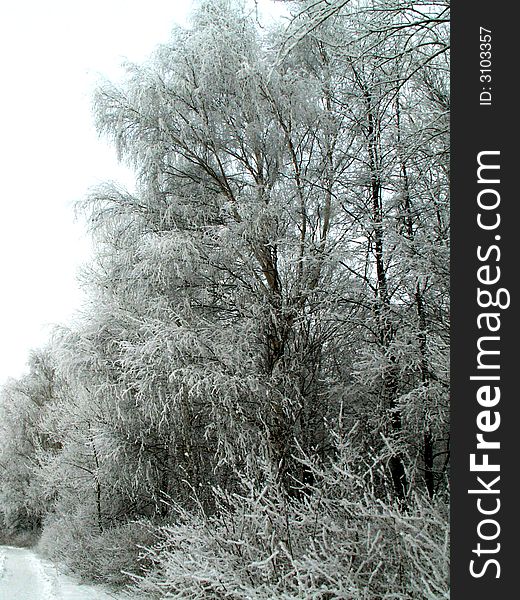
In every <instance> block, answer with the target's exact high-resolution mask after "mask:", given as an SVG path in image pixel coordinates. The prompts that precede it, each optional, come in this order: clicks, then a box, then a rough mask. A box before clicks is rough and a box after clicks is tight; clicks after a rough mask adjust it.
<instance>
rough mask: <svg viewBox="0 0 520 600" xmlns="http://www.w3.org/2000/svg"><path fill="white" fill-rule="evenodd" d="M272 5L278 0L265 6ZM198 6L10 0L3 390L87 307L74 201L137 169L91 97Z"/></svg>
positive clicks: (0, 21) (1, 247)
mask: <svg viewBox="0 0 520 600" xmlns="http://www.w3.org/2000/svg"><path fill="white" fill-rule="evenodd" d="M260 4H261V5H262V6H264V7H269V6H272V4H271V2H270V0H261V2H260ZM191 6H192V2H191V0H146V2H145V1H144V0H89V1H88V2H87V1H86V0H85V1H81V0H76V1H74V2H73V1H71V0H25V1H24V2H15V1H14V0H12V1H10V2H2V3H1V4H0V77H1V86H0V116H1V130H0V202H1V211H0V215H1V217H0V218H1V221H0V279H1V286H0V384H1V383H2V382H3V381H4V380H5V379H6V378H7V377H9V376H14V377H17V376H19V375H20V374H21V373H23V372H24V370H25V363H26V360H27V357H28V353H29V350H30V349H31V348H35V347H38V346H40V345H42V344H44V343H45V340H46V339H47V338H48V335H49V326H50V325H52V324H54V323H64V322H68V321H69V320H70V319H71V317H72V315H73V313H74V311H75V310H76V309H77V308H79V306H80V303H81V291H80V289H79V287H78V285H77V283H76V273H77V271H78V268H79V267H80V265H81V264H83V263H84V262H86V261H87V260H88V258H89V255H90V251H91V249H90V242H89V240H88V238H87V236H86V235H85V231H84V228H83V225H82V224H81V223H75V222H74V215H73V210H72V205H73V204H74V202H75V201H76V200H78V199H79V198H81V197H83V196H84V195H85V192H86V191H87V190H88V188H89V187H90V186H92V185H95V184H96V183H99V182H101V181H105V180H107V179H113V180H117V181H120V182H123V183H126V184H127V185H131V181H132V179H131V174H130V173H129V172H128V171H127V170H126V169H124V168H122V167H121V166H120V165H118V164H117V161H116V158H115V153H114V152H113V150H112V149H111V148H110V147H109V146H108V145H107V144H105V143H104V142H103V141H100V140H99V139H98V137H97V134H96V132H95V130H94V127H93V124H92V118H91V112H90V94H91V91H92V89H93V88H94V87H95V84H96V81H98V80H99V77H100V75H101V76H106V77H108V78H112V79H114V78H117V77H119V76H120V75H121V73H122V71H121V69H120V65H121V62H122V61H123V60H124V59H128V60H130V61H135V62H140V61H142V60H143V59H145V58H146V57H147V56H148V55H149V54H150V53H151V52H152V51H153V49H154V47H155V46H156V45H157V44H158V43H160V42H164V41H166V40H167V39H168V37H169V33H170V30H171V27H172V25H173V24H174V23H175V22H180V23H181V24H183V23H186V19H187V17H188V14H189V11H190V9H191Z"/></svg>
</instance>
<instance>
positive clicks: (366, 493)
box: [0, 0, 450, 598]
mask: <svg viewBox="0 0 520 600" xmlns="http://www.w3.org/2000/svg"><path fill="white" fill-rule="evenodd" d="M287 4H288V6H289V9H290V13H291V18H290V19H289V20H287V21H285V22H282V21H279V22H277V23H275V24H274V25H273V26H272V27H270V28H269V29H264V28H261V27H260V26H259V24H258V22H257V19H256V14H255V10H254V6H250V5H248V4H243V3H241V2H238V1H235V0H202V1H201V2H199V3H198V5H197V7H196V9H195V10H194V12H193V15H192V20H191V23H190V26H189V27H186V28H181V27H176V28H175V29H174V30H173V32H172V35H171V39H170V41H169V42H168V43H166V44H164V45H162V46H160V47H158V48H157V50H156V51H155V53H154V54H153V56H152V57H151V58H150V60H149V61H147V62H146V63H145V64H143V65H127V77H126V80H125V81H124V82H123V83H121V84H119V85H115V84H112V83H110V82H105V83H104V84H102V85H101V86H100V87H99V89H98V90H97V91H96V93H95V97H94V114H95V117H96V125H97V128H98V131H99V132H100V134H101V135H103V136H105V137H106V138H108V139H109V140H111V142H112V143H113V144H114V146H115V148H116V149H117V152H118V155H119V157H120V160H121V161H124V162H125V163H127V164H129V165H131V167H132V168H133V169H134V172H135V176H136V191H135V192H129V191H128V190H125V189H122V188H121V187H120V186H118V185H117V184H114V183H106V184H104V185H101V186H99V187H97V188H96V189H94V190H92V191H91V192H90V193H89V194H88V196H87V197H86V198H85V200H84V201H82V202H81V205H80V207H79V209H80V211H81V213H82V215H83V217H84V219H85V221H86V223H87V224H88V226H89V229H90V231H91V235H92V237H93V240H94V247H95V256H94V259H93V261H92V263H91V265H90V266H89V267H88V269H86V270H85V271H84V273H83V274H82V279H83V284H84V287H85V290H86V292H87V301H86V302H85V305H84V306H83V308H82V310H81V312H80V313H79V314H78V315H77V318H76V321H75V323H74V325H73V326H70V327H57V328H56V330H55V332H54V334H53V336H52V339H50V340H49V344H48V346H47V347H46V348H44V349H42V350H39V351H35V352H34V353H33V355H32V357H31V359H30V369H29V372H28V373H27V374H26V375H24V376H23V377H21V378H20V379H18V380H10V381H9V382H8V383H7V384H6V385H5V386H4V388H3V391H2V396H1V403H0V413H1V424H0V428H1V439H0V480H1V489H0V512H1V514H2V517H1V521H2V523H3V529H4V531H5V532H11V533H14V532H20V531H27V530H35V531H38V532H39V534H41V537H40V542H39V544H40V548H41V549H42V551H43V552H45V553H47V555H49V556H51V557H52V558H54V559H56V560H59V561H61V562H65V563H66V564H67V565H68V567H69V568H71V569H72V570H74V571H76V572H77V573H79V574H81V575H83V576H85V577H87V578H91V579H92V578H93V579H98V580H102V581H108V582H111V583H115V584H122V583H128V582H131V584H132V585H134V586H138V587H139V588H140V589H141V591H142V593H149V594H150V595H152V596H153V595H156V596H157V597H163V596H167V595H168V594H169V595H168V597H179V598H222V597H227V596H230V597H233V598H272V597H283V598H304V597H316V598H383V597H388V596H385V595H386V594H390V593H392V594H394V595H393V596H392V597H395V598H447V597H448V593H449V592H448V583H447V577H448V572H447V564H448V563H447V561H448V516H447V514H448V513H447V505H448V490H449V486H448V475H449V453H450V443H449V121H448V118H449V5H448V4H447V3H445V2H443V1H441V2H431V1H428V2H426V1H422V0H419V1H418V2H409V1H407V0H384V1H383V0H355V1H353V0H314V1H310V0H302V1H300V2H290V3H287ZM114 548H118V549H119V551H118V552H117V553H116V554H117V558H114Z"/></svg>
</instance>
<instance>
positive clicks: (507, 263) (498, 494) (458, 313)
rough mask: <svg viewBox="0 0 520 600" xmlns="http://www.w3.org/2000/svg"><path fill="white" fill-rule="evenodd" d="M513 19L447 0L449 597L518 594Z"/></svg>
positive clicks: (517, 153) (519, 397)
mask: <svg viewBox="0 0 520 600" xmlns="http://www.w3.org/2000/svg"><path fill="white" fill-rule="evenodd" d="M519 40H520V31H519V30H518V24H517V20H516V18H515V17H514V16H513V14H512V12H511V4H507V3H506V2H503V1H502V2H501V1H495V2H483V1H481V0H477V1H473V2H462V1H461V0H458V1H456V2H454V4H453V12H452V21H451V41H452V77H451V80H452V104H451V109H452V129H451V131H452V182H453V183H452V198H451V203H452V204H451V214H452V260H451V272H452V346H451V351H452V361H451V363H452V398H451V406H452V446H451V447H452V472H451V485H452V513H451V514H452V518H451V522H452V561H451V565H452V598H453V599H454V600H459V599H462V598H464V599H468V598H471V600H480V599H481V598H482V599H484V598H485V599H486V600H501V599H502V598H504V599H505V598H513V597H520V596H519V595H518V594H519V592H517V591H516V589H517V588H518V578H519V576H520V563H519V557H520V551H519V548H518V541H519V537H518V536H519V533H520V532H519V514H520V465H519V458H520V450H519V448H520V446H519V444H520V393H519V391H518V388H519V384H518V380H519V379H520V352H519V350H518V335H519V334H520V327H519V316H518V315H519V310H520V308H519V302H518V298H519V295H518V291H517V287H518V286H517V285H516V280H517V278H518V277H519V275H520V269H519V266H518V262H519V259H520V255H519V249H518V247H519V244H520V216H519V215H520V211H519V210H518V205H519V203H520V194H519V192H518V189H517V188H518V187H519V181H520V160H519V158H520V150H519V143H520V140H519V139H518V136H519V129H520V128H519V111H520V104H519V101H518V98H517V91H516V90H517V89H518V86H517V82H516V80H517V72H518V64H517V61H518V57H519V54H520V53H519V51H518V43H519Z"/></svg>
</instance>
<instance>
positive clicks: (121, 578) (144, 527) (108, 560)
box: [38, 518, 155, 586]
mask: <svg viewBox="0 0 520 600" xmlns="http://www.w3.org/2000/svg"><path fill="white" fill-rule="evenodd" d="M85 525H86V524H85V523H84V522H81V521H80V520H79V519H72V518H60V519H56V520H52V521H50V522H48V523H47V524H46V525H45V527H44V529H43V533H42V536H41V538H40V542H39V544H38V549H39V550H40V552H41V553H42V554H43V555H45V556H46V557H48V558H50V559H51V560H53V561H54V562H55V563H57V564H58V565H61V566H63V567H65V568H66V569H67V570H69V571H71V572H72V573H74V574H75V575H78V576H80V577H81V578H82V579H84V580H86V581H99V582H103V583H109V584H113V585H118V586H119V585H124V584H126V583H128V582H129V581H131V579H132V576H135V575H138V574H139V573H140V572H141V570H142V568H143V565H144V563H143V564H141V563H140V554H141V552H142V550H141V549H142V547H144V546H147V545H150V544H153V542H154V540H155V538H154V533H153V530H152V527H151V526H150V525H149V524H147V523H146V522H131V523H125V524H123V525H118V526H115V527H112V528H110V529H106V530H104V531H102V532H100V531H99V530H96V529H95V528H92V527H91V526H85Z"/></svg>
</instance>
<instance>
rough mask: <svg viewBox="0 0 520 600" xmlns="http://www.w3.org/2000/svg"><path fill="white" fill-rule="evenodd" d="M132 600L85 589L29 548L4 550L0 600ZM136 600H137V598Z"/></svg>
mask: <svg viewBox="0 0 520 600" xmlns="http://www.w3.org/2000/svg"><path fill="white" fill-rule="evenodd" d="M115 599H118V600H123V599H125V600H132V599H130V598H129V596H126V595H115V594H113V593H112V592H109V591H108V590H106V589H103V588H101V587H98V586H89V585H82V584H80V583H78V582H77V581H75V580H74V579H73V578H72V577H68V576H66V575H63V574H62V573H59V572H58V571H57V569H56V568H55V567H54V566H53V565H52V564H51V563H49V562H48V561H45V560H43V559H41V558H40V557H38V556H37V555H36V554H35V553H34V552H33V551H32V550H27V549H25V548H12V547H10V546H1V547H0V600H115ZM133 600H136V599H135V598H134V599H133Z"/></svg>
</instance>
